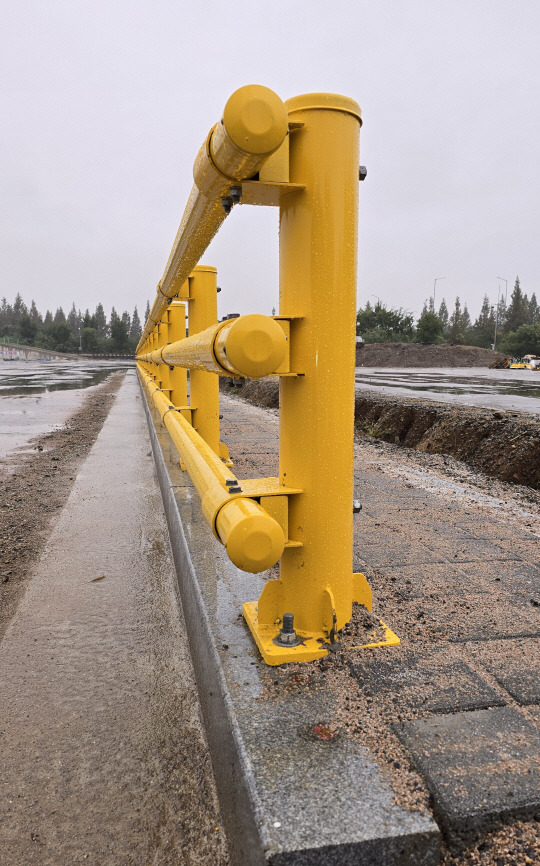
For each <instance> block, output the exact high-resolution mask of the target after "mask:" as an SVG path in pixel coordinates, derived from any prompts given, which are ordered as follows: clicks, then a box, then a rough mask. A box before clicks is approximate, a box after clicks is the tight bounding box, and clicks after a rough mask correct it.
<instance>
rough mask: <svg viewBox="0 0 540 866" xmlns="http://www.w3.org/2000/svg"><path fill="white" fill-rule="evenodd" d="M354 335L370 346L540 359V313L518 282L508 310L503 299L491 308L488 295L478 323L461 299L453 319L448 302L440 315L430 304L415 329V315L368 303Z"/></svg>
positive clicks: (532, 296)
mask: <svg viewBox="0 0 540 866" xmlns="http://www.w3.org/2000/svg"><path fill="white" fill-rule="evenodd" d="M356 333H357V334H361V335H362V337H363V339H364V341H365V342H366V343H387V342H398V343H410V342H416V343H447V344H450V345H455V346H463V345H467V346H479V347H481V348H483V349H491V348H492V346H493V344H494V343H495V346H496V348H497V349H498V350H499V351H501V352H506V353H508V354H509V355H513V356H514V357H522V356H523V355H525V354H527V353H529V352H530V353H532V354H535V355H540V307H539V305H538V303H537V300H536V295H535V294H534V293H533V294H532V295H531V297H530V298H528V297H527V295H526V294H524V293H523V291H522V289H521V286H520V282H519V277H516V281H515V284H514V289H513V291H512V295H511V297H510V302H509V304H508V306H506V304H505V299H504V298H501V299H500V300H499V302H498V304H496V305H493V304H492V303H491V302H490V300H489V298H488V296H487V295H485V296H484V301H483V303H482V308H481V310H480V313H479V315H478V317H477V318H476V320H475V321H474V322H473V321H472V319H471V317H470V315H469V311H468V309H467V304H466V303H464V304H463V306H462V304H461V300H460V299H459V298H456V299H455V302H454V307H453V310H452V312H451V313H450V312H449V311H448V307H447V305H446V301H445V300H444V298H443V300H442V302H441V304H440V306H439V309H438V310H435V306H434V303H433V298H429V300H427V301H426V302H425V303H424V307H423V309H422V313H421V315H420V317H419V319H418V321H417V322H416V323H415V322H414V317H413V316H412V315H411V313H408V312H406V311H405V310H402V309H401V308H400V309H398V310H396V309H387V307H386V306H385V305H384V304H381V302H380V301H378V303H377V304H375V305H371V304H370V303H369V301H368V303H367V304H366V306H365V307H363V308H360V309H359V310H358V313H357V315H356Z"/></svg>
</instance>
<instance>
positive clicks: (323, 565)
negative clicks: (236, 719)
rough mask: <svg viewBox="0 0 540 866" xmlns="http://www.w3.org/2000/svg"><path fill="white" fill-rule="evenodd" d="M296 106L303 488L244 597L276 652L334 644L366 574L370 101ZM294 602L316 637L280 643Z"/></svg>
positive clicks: (285, 439) (291, 447)
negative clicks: (363, 346)
mask: <svg viewBox="0 0 540 866" xmlns="http://www.w3.org/2000/svg"><path fill="white" fill-rule="evenodd" d="M286 106H287V109H288V112H289V122H291V121H292V122H293V123H294V127H293V130H294V131H292V132H291V135H290V180H291V182H293V183H298V184H304V185H305V189H304V190H303V191H298V192H291V193H289V194H288V195H286V196H283V197H282V199H281V202H280V236H279V238H280V315H281V316H285V317H291V337H290V344H291V369H292V370H294V371H296V372H297V374H298V375H296V376H291V377H283V378H281V379H280V421H279V425H280V427H279V435H280V454H279V463H280V468H279V474H280V478H279V480H280V484H281V485H283V486H285V487H288V488H299V489H301V490H302V493H300V494H298V495H294V496H290V497H289V512H288V534H289V541H288V544H287V545H286V548H285V550H284V552H283V556H282V559H281V566H280V577H279V580H271V581H268V582H267V583H266V584H265V588H264V590H263V593H262V595H261V597H260V599H259V603H258V607H257V608H254V606H253V605H252V604H249V603H248V604H247V605H244V614H245V616H246V619H247V621H248V624H249V625H250V628H251V630H252V632H253V634H254V636H255V638H256V640H257V642H258V644H259V647H260V648H261V651H262V652H263V654H264V656H265V659H266V660H267V661H268V662H269V663H270V664H276V663H281V662H283V661H288V660H290V661H292V660H294V659H296V658H298V659H301V658H306V659H309V658H316V657H317V656H318V655H320V654H321V653H322V652H324V650H323V648H322V646H321V644H320V643H319V644H317V642H316V640H317V639H318V638H319V637H320V636H323V638H324V637H326V639H328V638H330V640H332V639H333V634H334V633H335V631H337V630H338V629H340V628H342V627H343V626H344V625H345V623H346V622H348V620H350V618H351V615H352V602H353V596H354V595H355V594H357V592H356V591H357V589H358V584H359V583H360V581H359V580H357V581H356V586H355V581H354V579H353V571H352V543H353V525H352V519H353V512H352V508H353V435H354V427H353V424H354V352H355V342H356V340H355V308H356V265H357V233H358V164H359V131H360V125H361V115H360V108H359V106H358V105H357V103H356V102H354V101H353V100H352V99H348V98H347V97H343V96H337V95H333V94H324V93H316V94H308V95H306V96H299V97H295V98H294V99H291V100H289V101H288V102H287V103H286ZM358 577H359V578H360V577H362V576H358ZM364 581H365V579H364ZM354 600H360V599H359V598H355V599H354ZM365 600H366V601H368V600H369V603H370V601H371V598H370V590H369V587H367V584H366V597H365ZM285 613H292V614H293V616H294V629H295V630H297V631H298V632H300V634H301V636H302V638H304V639H307V638H311V640H308V641H307V643H305V642H304V643H305V645H299V646H297V647H293V646H291V647H290V648H288V647H287V646H283V643H282V645H281V647H280V648H279V649H278V647H276V645H275V641H272V639H270V641H269V642H268V639H267V638H266V639H265V638H264V635H265V634H266V635H268V633H269V630H270V631H271V630H272V629H273V630H274V634H275V628H276V624H279V623H281V622H283V616H284V614H285ZM289 625H290V624H288V626H289ZM283 628H285V626H283ZM278 630H279V629H278ZM280 640H282V642H285V643H286V642H287V641H288V640H289V638H288V637H287V635H285V637H283V638H281V637H280V638H279V639H278V643H279V641H280Z"/></svg>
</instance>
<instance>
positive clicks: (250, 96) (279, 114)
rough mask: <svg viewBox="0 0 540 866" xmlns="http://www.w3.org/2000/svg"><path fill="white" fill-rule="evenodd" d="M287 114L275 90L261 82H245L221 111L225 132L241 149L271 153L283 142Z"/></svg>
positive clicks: (253, 152)
mask: <svg viewBox="0 0 540 866" xmlns="http://www.w3.org/2000/svg"><path fill="white" fill-rule="evenodd" d="M288 122H289V121H288V115H287V110H286V108H285V105H284V103H283V102H282V100H281V99H280V98H279V96H278V95H277V93H274V91H273V90H270V88H269V87H263V86H262V85H261V84H246V85H245V86H244V87H240V88H239V89H238V90H235V92H234V93H233V94H232V96H231V97H230V98H229V99H228V101H227V104H226V106H225V109H224V111H223V125H224V126H225V129H226V131H227V135H228V136H229V138H230V139H231V141H232V142H233V144H235V145H236V147H238V148H239V149H240V150H243V151H246V153H251V154H265V153H268V154H270V153H273V152H274V151H275V150H277V148H278V147H279V146H280V144H281V143H282V142H283V140H284V138H285V136H286V134H287V129H288Z"/></svg>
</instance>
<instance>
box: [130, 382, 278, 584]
mask: <svg viewBox="0 0 540 866" xmlns="http://www.w3.org/2000/svg"><path fill="white" fill-rule="evenodd" d="M139 375H140V377H141V379H142V381H143V383H144V385H145V387H146V389H147V391H148V392H149V394H150V395H151V397H152V399H153V401H154V404H155V406H156V408H157V410H158V412H159V414H160V416H161V420H162V422H163V424H164V425H165V427H166V428H167V430H168V432H169V434H170V436H171V439H172V441H173V443H174V445H175V447H176V449H177V451H178V453H179V454H180V456H181V457H182V460H183V461H184V464H185V466H186V469H187V471H188V472H189V475H190V478H191V480H192V481H193V484H194V486H195V489H196V490H197V493H198V494H199V496H200V497H201V504H202V511H203V514H204V517H205V519H206V520H207V521H208V523H209V524H210V526H211V527H212V530H213V532H214V535H215V536H216V538H217V539H218V540H219V541H221V543H222V544H223V545H224V546H225V549H226V550H227V554H228V556H229V558H230V559H231V560H232V562H233V563H234V564H235V565H236V566H237V567H238V568H241V569H242V571H249V572H251V573H252V574H256V573H258V572H260V571H266V570H267V569H268V568H271V567H272V565H275V563H276V562H277V561H278V560H279V559H280V557H281V555H282V553H283V549H284V546H285V537H284V535H283V530H282V529H281V527H280V525H279V524H278V522H277V521H276V520H274V518H273V517H270V515H269V514H267V513H266V511H265V510H264V509H263V508H261V506H260V505H259V504H258V503H257V502H255V501H254V500H253V499H249V498H248V497H241V496H237V495H236V494H230V493H229V492H228V489H227V484H226V482H227V481H228V482H229V484H230V482H233V484H232V486H239V485H238V482H237V480H236V478H235V477H234V475H232V473H231V472H230V471H229V470H228V469H227V468H226V467H225V465H224V464H223V463H222V461H221V460H220V459H219V457H217V456H216V454H215V453H214V451H213V450H212V448H210V446H209V445H207V444H206V442H205V441H204V439H202V438H201V437H200V436H199V434H198V433H197V432H196V431H195V430H194V429H193V427H192V426H191V424H189V423H188V422H187V421H186V420H185V419H184V418H183V417H182V416H181V415H180V414H179V413H178V412H175V411H173V408H172V407H171V404H170V401H169V400H168V399H167V397H165V395H164V394H163V393H162V392H161V391H160V390H159V388H157V387H156V385H155V384H154V382H153V381H152V380H151V378H150V376H148V375H147V374H146V373H145V372H144V371H143V370H142V369H141V367H140V366H139ZM232 496H234V499H233V498H232Z"/></svg>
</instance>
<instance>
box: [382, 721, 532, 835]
mask: <svg viewBox="0 0 540 866" xmlns="http://www.w3.org/2000/svg"><path fill="white" fill-rule="evenodd" d="M396 733H397V735H398V737H399V738H400V740H401V742H402V743H403V744H404V745H405V746H406V747H407V748H408V749H409V751H410V753H411V755H412V758H413V760H414V763H415V764H416V766H417V767H418V769H419V771H420V772H421V773H422V774H423V776H424V777H425V780H426V783H427V785H428V787H429V790H430V792H431V794H432V796H433V801H434V806H435V813H436V817H437V820H438V821H439V823H440V825H441V826H442V827H443V828H444V829H445V830H446V832H447V834H448V835H449V837H450V839H451V840H453V841H458V842H467V841H470V839H471V838H474V837H475V836H476V835H477V834H478V833H480V832H483V831H485V830H487V829H489V828H490V827H493V826H496V825H497V823H499V822H500V821H501V820H502V819H504V818H508V817H511V816H513V817H530V816H535V815H538V814H540V763H539V752H540V732H539V731H538V729H537V728H536V727H535V726H534V725H533V724H532V722H530V721H529V720H528V719H527V718H525V716H524V715H522V714H521V713H520V712H519V710H517V709H516V708H515V707H495V708H493V709H488V710H476V711H473V712H470V713H457V714H455V715H449V716H432V717H431V718H428V719H417V720H415V721H410V722H405V723H404V724H402V725H400V726H396Z"/></svg>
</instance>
